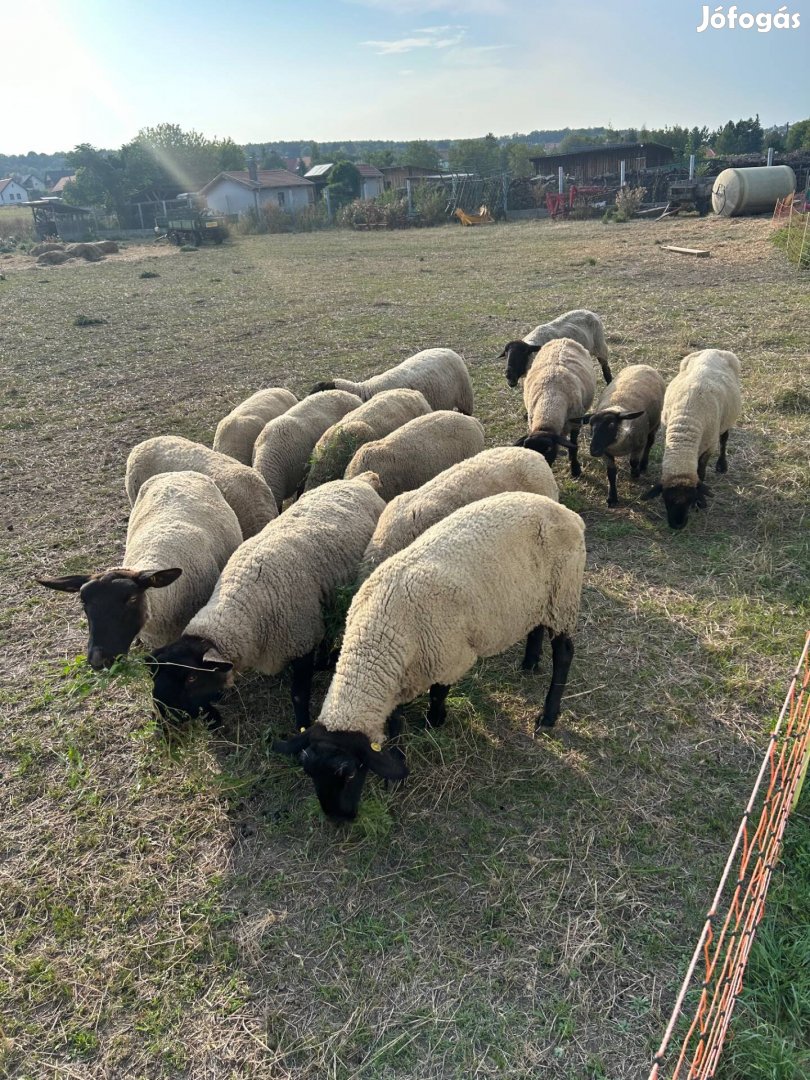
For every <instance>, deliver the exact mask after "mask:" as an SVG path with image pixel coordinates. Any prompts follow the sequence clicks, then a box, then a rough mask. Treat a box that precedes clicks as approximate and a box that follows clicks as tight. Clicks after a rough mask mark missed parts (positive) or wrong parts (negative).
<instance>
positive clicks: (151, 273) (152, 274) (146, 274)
mask: <svg viewBox="0 0 810 1080" xmlns="http://www.w3.org/2000/svg"><path fill="white" fill-rule="evenodd" d="M138 277H139V278H156V277H160V274H158V273H157V272H156V271H155V270H142V271H141V273H140V274H138Z"/></svg>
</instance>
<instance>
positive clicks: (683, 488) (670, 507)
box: [642, 481, 711, 530]
mask: <svg viewBox="0 0 810 1080" xmlns="http://www.w3.org/2000/svg"><path fill="white" fill-rule="evenodd" d="M658 495H663V497H664V506H665V508H666V511H667V523H668V525H669V527H670V528H671V529H677V530H680V529H683V528H685V527H686V523H687V521H688V520H689V511H690V510H691V509H692V507H694V508H695V509H696V510H705V509H706V506H707V503H706V500H707V499H708V498H709V497H710V496H711V491H709V489H708V488H707V487H706V485H705V484H704V483H703V482H702V481H698V483H697V484H694V485H692V484H673V486H672V487H667V488H665V487H663V486H662V485H661V484H656V485H655V487H652V488H650V490H649V491H648V492H647V494H646V495H644V496H642V498H644V499H654V498H656V497H657V496H658Z"/></svg>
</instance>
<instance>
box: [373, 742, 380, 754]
mask: <svg viewBox="0 0 810 1080" xmlns="http://www.w3.org/2000/svg"><path fill="white" fill-rule="evenodd" d="M371 749H372V750H376V751H377V753H378V754H379V752H380V750H382V746H380V744H379V743H378V742H373V743H372V744H371Z"/></svg>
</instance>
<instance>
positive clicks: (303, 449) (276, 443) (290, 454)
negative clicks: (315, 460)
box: [253, 390, 360, 510]
mask: <svg viewBox="0 0 810 1080" xmlns="http://www.w3.org/2000/svg"><path fill="white" fill-rule="evenodd" d="M359 404H360V398H359V397H358V396H357V395H356V394H348V393H346V392H345V391H344V390H328V391H326V392H325V393H321V394H312V395H311V396H310V397H306V398H304V400H303V401H299V402H298V404H297V405H293V407H292V408H291V409H288V410H287V412H285V413H282V415H281V416H277V417H276V419H275V420H271V421H270V423H269V424H266V425H265V426H264V427H263V428H262V430H261V433H260V435H259V437H258V439H256V445H255V446H254V448H253V468H254V469H255V470H256V471H257V472H258V473H259V474H260V476H262V477H263V478H264V479H265V481H266V482H267V485H268V487H269V488H270V490H271V491H272V492H273V495H274V497H275V500H276V503H277V504H278V508H279V510H281V505H282V503H283V502H284V500H285V499H288V498H289V497H290V495H294V494H295V492H296V491H297V490H298V487H299V485H300V484H301V482H302V480H303V479H304V472H305V471H306V467H307V462H308V461H309V457H310V454H311V453H312V450H313V448H314V446H315V443H316V442H317V441H318V439H320V437H321V435H323V433H324V432H325V431H326V429H327V428H330V427H331V426H332V425H333V424H336V423H337V422H338V420H340V419H341V418H342V417H344V416H345V415H346V413H348V412H351V411H352V410H353V409H356V408H357V406H358V405H359Z"/></svg>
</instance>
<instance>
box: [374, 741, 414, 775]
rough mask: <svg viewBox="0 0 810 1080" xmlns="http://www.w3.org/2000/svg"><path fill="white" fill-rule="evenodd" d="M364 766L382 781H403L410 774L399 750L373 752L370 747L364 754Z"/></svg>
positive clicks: (403, 756)
mask: <svg viewBox="0 0 810 1080" xmlns="http://www.w3.org/2000/svg"><path fill="white" fill-rule="evenodd" d="M366 765H367V766H368V768H369V769H370V770H371V772H373V773H376V774H377V776H380V777H382V779H383V780H404V779H405V777H406V776H407V775H408V773H409V772H410V770H409V768H408V766H407V765H406V764H405V755H404V754H403V753H402V751H401V750H400V751H398V752H394V751H393V750H375V749H374V747H373V746H371V745H370V746H369V748H368V751H367V753H366Z"/></svg>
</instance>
